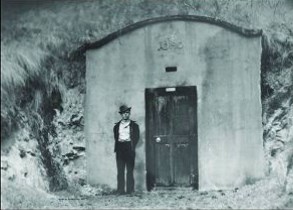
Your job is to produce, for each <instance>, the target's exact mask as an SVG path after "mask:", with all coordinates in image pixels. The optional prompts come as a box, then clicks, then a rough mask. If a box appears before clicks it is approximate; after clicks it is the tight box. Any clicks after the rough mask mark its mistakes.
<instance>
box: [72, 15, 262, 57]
mask: <svg viewBox="0 0 293 210" xmlns="http://www.w3.org/2000/svg"><path fill="white" fill-rule="evenodd" d="M176 20H180V21H188V22H203V23H209V24H212V25H218V26H221V27H223V28H226V29H228V30H230V31H234V32H236V33H238V34H239V35H242V36H245V37H257V36H261V35H262V30H261V29H249V28H243V27H240V26H237V25H235V24H232V23H229V22H227V21H224V20H221V19H219V18H214V17H208V16H198V15H173V16H163V17H155V18H151V19H146V20H143V21H139V22H136V23H134V24H131V25H128V26H126V27H124V28H122V29H119V30H117V31H115V32H113V33H111V34H109V35H107V36H105V37H104V38H102V39H100V40H98V41H95V42H91V43H85V44H84V45H82V46H80V47H79V48H78V49H77V51H76V52H77V53H84V52H85V51H86V50H89V49H97V48H100V47H102V46H103V45H105V44H107V43H109V42H111V41H112V40H114V39H116V38H118V37H120V36H123V35H124V34H127V33H129V32H131V31H134V30H136V29H139V28H142V27H145V26H147V25H151V24H155V23H160V22H167V21H176Z"/></svg>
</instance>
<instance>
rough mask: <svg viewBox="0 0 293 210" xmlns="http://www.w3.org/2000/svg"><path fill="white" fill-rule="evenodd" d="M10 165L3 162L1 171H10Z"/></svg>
mask: <svg viewBox="0 0 293 210" xmlns="http://www.w3.org/2000/svg"><path fill="white" fill-rule="evenodd" d="M8 167H9V165H8V162H7V161H1V170H4V171H6V170H7V169H8Z"/></svg>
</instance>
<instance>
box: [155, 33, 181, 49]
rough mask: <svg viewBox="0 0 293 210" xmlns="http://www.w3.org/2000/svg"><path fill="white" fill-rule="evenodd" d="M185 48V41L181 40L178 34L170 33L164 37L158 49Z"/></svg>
mask: <svg viewBox="0 0 293 210" xmlns="http://www.w3.org/2000/svg"><path fill="white" fill-rule="evenodd" d="M182 48H183V43H182V41H180V40H179V39H178V38H177V36H175V35H170V36H166V37H163V38H162V39H160V41H159V48H158V51H161V50H164V51H167V50H179V49H182Z"/></svg>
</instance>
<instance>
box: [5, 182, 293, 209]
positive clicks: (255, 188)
mask: <svg viewBox="0 0 293 210" xmlns="http://www.w3.org/2000/svg"><path fill="white" fill-rule="evenodd" d="M7 184H8V183H6V184H5V186H2V189H3V188H6V189H5V192H6V193H5V195H1V209H2V208H3V209H6V208H37V209H43V208H47V209H285V208H289V209H292V208H293V193H292V192H291V193H290V192H288V191H287V192H285V191H283V187H282V186H280V184H279V183H278V182H277V180H275V179H265V180H262V181H259V182H257V183H255V184H253V185H247V186H244V187H242V188H239V189H238V188H235V189H233V190H219V191H207V192H205V191H203V192H199V191H193V190H191V189H188V188H176V189H156V190H153V191H151V192H147V191H143V192H136V193H135V194H132V195H119V196H117V195H115V194H113V193H112V191H111V190H107V189H105V188H104V189H102V188H93V187H90V186H87V185H85V186H83V188H82V189H80V190H78V191H75V192H68V191H66V192H59V193H56V194H47V193H45V192H37V191H35V190H29V189H21V188H19V185H17V186H13V185H7ZM21 190H23V191H25V193H21ZM17 193H19V194H17ZM9 194H14V196H13V197H11V196H9ZM23 194H24V195H25V196H23Z"/></svg>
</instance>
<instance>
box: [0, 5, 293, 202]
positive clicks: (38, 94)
mask: <svg viewBox="0 0 293 210" xmlns="http://www.w3.org/2000/svg"><path fill="white" fill-rule="evenodd" d="M292 2H293V1H291V0H259V1H253V0H247V1H243V0H236V1H230V0H218V1H216V0H211V1H204V0H183V1H176V0H164V1H160V2H157V1H156V2H155V1H151V0H135V1H133V0H125V1H121V0H112V1H108V0H99V1H92V0H84V1H74V0H71V1H70V0H64V1H43V2H39V1H17V0H12V1H8V0H3V1H1V8H2V9H1V10H2V11H1V146H2V144H4V145H6V144H9V143H7V142H9V141H13V139H15V134H16V133H17V132H20V131H21V132H22V131H23V130H26V131H27V132H28V133H30V135H29V137H24V136H23V140H19V141H24V139H25V138H29V141H36V142H37V143H38V150H39V153H40V154H39V155H37V156H36V158H39V159H40V163H41V164H40V165H38V166H39V167H40V168H43V170H44V171H45V174H46V178H44V179H48V189H50V190H51V191H56V190H61V189H66V188H68V186H69V187H70V186H71V182H70V180H71V179H73V178H70V177H71V176H69V173H70V171H71V169H69V170H68V171H67V170H65V171H64V169H63V168H64V167H63V166H64V165H66V164H67V161H68V158H69V159H70V158H72V156H69V155H67V156H66V155H64V154H63V151H62V150H64V147H65V146H64V145H63V146H62V145H61V146H60V144H61V143H60V144H59V143H56V142H60V138H61V139H62V138H63V136H64V135H65V136H66V135H67V136H69V135H70V138H72V139H74V141H77V142H84V138H83V136H82V134H81V133H82V132H83V127H82V126H81V125H80V121H81V117H80V116H82V115H83V106H82V100H72V99H69V98H74V97H76V98H83V96H84V94H85V90H86V89H85V56H84V55H80V56H78V57H77V56H73V55H74V54H75V52H76V51H77V50H78V48H79V47H80V46H82V45H83V44H84V43H90V42H94V41H97V40H100V39H101V38H103V37H104V36H105V35H107V34H109V33H111V32H114V31H116V30H118V29H119V28H123V27H125V26H127V25H129V24H132V23H134V22H137V21H140V20H145V19H147V18H151V17H158V16H165V15H177V14H181V15H183V14H184V15H186V14H189V15H206V16H211V17H216V18H221V19H223V20H226V21H228V22H231V23H234V24H236V25H240V26H244V27H246V28H261V29H263V31H264V34H263V43H262V46H263V54H262V67H261V72H262V73H261V77H262V81H261V89H262V106H263V125H264V146H265V150H266V157H267V161H268V163H270V162H274V161H275V162H276V160H278V158H281V160H282V163H284V164H285V165H286V173H287V175H288V174H289V171H290V170H291V171H292V165H293V163H292V162H293V160H292V156H290V155H291V154H292V153H290V148H292V144H291V143H292V142H293V139H292V138H293V131H292V127H293V119H292V116H293V113H292V111H290V110H292V106H293V105H292V104H293V101H292V100H293V99H292V95H293V81H292V80H293V75H292V74H293V73H292V72H293V51H292V49H293V31H292V30H293V29H292V28H290V26H291V25H290V24H291V23H292V22H293V14H292V9H293V3H292ZM291 27H292V26H291ZM69 96H70V97H69ZM72 96H73V97H72ZM73 104H75V105H73ZM76 117H78V120H79V121H75V120H74V118H76ZM77 122H78V123H77ZM76 129H79V130H78V131H76ZM68 138H69V137H68ZM19 139H21V138H19ZM68 141H70V140H68ZM278 141H282V142H283V144H282V145H283V146H280V147H278V148H276V145H278ZM68 144H69V143H68ZM10 147H12V148H13V146H10ZM66 147H67V146H66ZM276 149H277V150H282V151H281V152H279V153H276V154H283V156H284V157H281V156H282V155H281V156H279V155H272V154H273V153H274V152H275V150H276ZM7 151H9V149H8V150H7ZM283 151H284V152H283ZM3 154H6V153H3ZM68 154H69V153H68ZM1 156H2V152H1ZM282 158H283V159H282ZM290 158H291V159H290ZM23 159H24V158H23ZM1 170H2V160H1ZM7 170H8V169H7ZM81 183H83V182H81ZM286 183H287V180H286ZM282 186H285V188H286V186H287V184H285V185H282ZM1 206H2V204H1Z"/></svg>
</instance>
